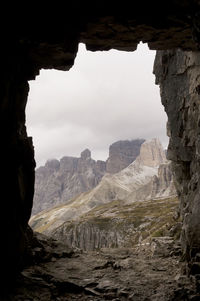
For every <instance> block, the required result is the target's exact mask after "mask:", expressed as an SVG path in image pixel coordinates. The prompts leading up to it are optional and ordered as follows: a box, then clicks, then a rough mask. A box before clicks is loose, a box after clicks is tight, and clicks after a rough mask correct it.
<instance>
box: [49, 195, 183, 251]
mask: <svg viewBox="0 0 200 301" xmlns="http://www.w3.org/2000/svg"><path fill="white" fill-rule="evenodd" d="M177 206H178V200H177V199H176V198H170V199H164V200H146V201H143V202H142V204H139V203H138V202H134V203H130V204H126V203H125V202H123V201H113V202H110V203H108V204H107V205H105V206H99V207H97V208H94V209H93V210H91V211H89V212H88V213H86V214H83V215H82V216H81V217H80V218H79V219H77V220H75V221H67V222H64V223H63V224H62V225H61V226H59V227H57V228H56V229H54V230H53V231H52V232H51V236H52V237H54V238H56V239H58V240H61V241H62V242H64V243H65V244H66V245H68V246H70V247H72V248H80V249H82V250H86V251H94V250H98V249H101V248H133V247H134V246H135V245H136V244H138V243H139V242H140V241H142V240H144V239H147V238H151V237H154V236H165V235H168V233H169V230H170V229H171V228H173V226H174V224H175V223H176V222H175V221H174V219H173V215H174V211H176V210H177Z"/></svg>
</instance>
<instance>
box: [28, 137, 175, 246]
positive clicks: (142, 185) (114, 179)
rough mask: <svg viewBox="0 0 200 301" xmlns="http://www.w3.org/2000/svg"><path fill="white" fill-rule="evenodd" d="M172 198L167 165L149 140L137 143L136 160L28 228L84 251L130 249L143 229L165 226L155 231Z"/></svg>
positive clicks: (156, 143)
mask: <svg viewBox="0 0 200 301" xmlns="http://www.w3.org/2000/svg"><path fill="white" fill-rule="evenodd" d="M175 196H176V191H175V187H174V185H173V177H172V173H171V168H170V162H169V161H167V160H166V157H165V152H164V150H163V149H162V146H161V144H160V142H159V141H158V140H157V139H152V140H151V141H148V142H144V143H143V144H142V146H141V149H140V154H139V156H138V157H137V158H136V160H135V161H134V162H133V163H131V164H130V165H129V166H128V167H126V168H125V169H123V170H122V171H120V172H118V173H116V174H106V175H104V177H103V178H102V180H101V181H100V182H99V184H98V185H97V186H96V187H95V188H93V189H92V190H91V191H89V192H85V193H82V194H80V195H79V196H77V197H76V198H75V199H73V200H71V201H70V202H68V203H66V204H64V205H60V206H57V207H55V208H53V209H51V210H48V211H46V212H41V213H39V214H38V215H37V216H34V217H33V218H32V219H31V221H30V224H31V226H32V227H33V228H34V230H36V231H39V232H43V233H45V234H48V235H53V236H54V237H56V238H57V239H62V240H65V241H66V242H67V244H68V245H70V246H73V247H74V246H77V247H80V248H83V249H85V250H93V249H95V248H101V247H121V246H129V247H130V246H131V244H133V242H134V241H135V239H136V240H137V239H138V235H139V233H140V232H141V231H144V230H145V229H146V228H147V229H148V230H145V231H147V232H148V231H149V225H152V227H151V231H156V229H157V230H159V229H160V227H162V226H163V225H164V224H167V221H165V223H164V222H161V224H160V226H159V227H158V228H156V227H157V226H158V225H159V221H161V220H163V217H161V216H162V213H163V214H164V215H165V214H166V216H169V212H168V211H166V210H168V209H169V208H172V207H173V208H174V206H175V207H176V206H177V201H176V202H175V201H174V200H173V198H174V197H175ZM167 198H168V199H169V198H170V201H166V199H167ZM160 206H161V207H162V206H163V207H162V208H163V210H162V211H163V212H162V213H161V211H160V209H159V207H160ZM147 207H148V208H149V209H148V208H147ZM138 208H139V209H138ZM152 208H154V209H155V210H154V212H153V211H152ZM138 210H139V211H138ZM173 210H174V209H173ZM173 210H172V211H170V212H174V211H173ZM137 212H138V214H137ZM155 212H156V213H155ZM154 214H155V216H154ZM170 215H171V213H170ZM153 216H154V217H153ZM158 217H159V218H158ZM164 218H165V217H164ZM167 220H168V218H167ZM155 224H156V225H157V226H156V227H155ZM129 234H130V235H129ZM129 242H130V244H129Z"/></svg>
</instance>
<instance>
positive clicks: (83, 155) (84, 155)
mask: <svg viewBox="0 0 200 301" xmlns="http://www.w3.org/2000/svg"><path fill="white" fill-rule="evenodd" d="M81 159H83V160H86V159H91V151H90V150H89V149H88V148H86V149H85V150H84V151H82V153H81Z"/></svg>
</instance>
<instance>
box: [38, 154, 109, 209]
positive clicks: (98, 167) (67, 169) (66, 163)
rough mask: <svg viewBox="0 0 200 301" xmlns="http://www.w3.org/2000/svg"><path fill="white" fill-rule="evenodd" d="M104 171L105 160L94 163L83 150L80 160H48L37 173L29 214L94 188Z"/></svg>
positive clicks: (66, 158)
mask: <svg viewBox="0 0 200 301" xmlns="http://www.w3.org/2000/svg"><path fill="white" fill-rule="evenodd" d="M105 172H106V163H105V162H104V161H95V160H93V159H92V158H91V152H90V150H88V149H85V150H84V151H83V152H82V153H81V156H80V158H76V157H63V158H62V159H61V160H60V161H58V160H56V159H54V160H48V161H47V162H46V164H45V166H41V167H39V168H38V169H37V170H36V180H35V196H34V205H33V210H32V213H33V214H36V213H38V212H40V211H42V210H45V209H48V208H51V207H53V206H56V205H58V204H61V203H64V202H66V201H67V200H69V199H71V198H73V197H74V196H76V195H78V194H80V193H82V192H84V191H88V190H91V189H92V188H93V187H95V186H96V185H97V184H98V183H99V181H100V180H101V178H102V177H103V175H104V174H105Z"/></svg>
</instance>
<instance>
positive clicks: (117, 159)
mask: <svg viewBox="0 0 200 301" xmlns="http://www.w3.org/2000/svg"><path fill="white" fill-rule="evenodd" d="M144 141H145V140H144V139H136V140H131V141H129V140H123V141H117V142H115V143H113V144H112V145H111V146H110V148H109V157H108V159H107V161H106V171H107V172H108V173H117V172H119V171H120V170H122V169H124V168H126V167H127V166H128V165H129V164H131V163H132V162H133V161H134V160H135V159H136V157H137V156H138V155H139V152H140V147H141V144H142V143H143V142H144Z"/></svg>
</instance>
